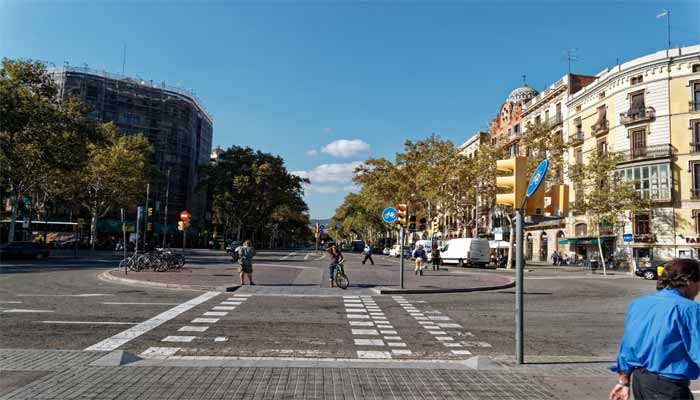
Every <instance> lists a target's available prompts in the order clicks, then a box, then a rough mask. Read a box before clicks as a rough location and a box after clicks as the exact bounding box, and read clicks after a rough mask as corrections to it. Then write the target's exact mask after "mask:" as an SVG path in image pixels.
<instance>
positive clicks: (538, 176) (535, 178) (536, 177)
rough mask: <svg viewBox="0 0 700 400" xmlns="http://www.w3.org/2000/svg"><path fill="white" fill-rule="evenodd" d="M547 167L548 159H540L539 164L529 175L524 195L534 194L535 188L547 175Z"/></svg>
mask: <svg viewBox="0 0 700 400" xmlns="http://www.w3.org/2000/svg"><path fill="white" fill-rule="evenodd" d="M548 169H549V160H542V162H541V163H540V165H538V166H537V169H536V170H535V172H533V173H532V177H530V183H529V184H528V185H527V192H526V193H525V196H527V197H530V196H532V195H533V194H535V192H536V191H537V189H538V188H539V187H540V185H541V184H542V181H544V177H545V176H546V175H547V170H548Z"/></svg>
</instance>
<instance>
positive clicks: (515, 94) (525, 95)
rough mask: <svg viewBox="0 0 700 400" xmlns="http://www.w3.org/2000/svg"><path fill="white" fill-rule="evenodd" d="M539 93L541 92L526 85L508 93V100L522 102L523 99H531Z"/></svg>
mask: <svg viewBox="0 0 700 400" xmlns="http://www.w3.org/2000/svg"><path fill="white" fill-rule="evenodd" d="M538 94H540V93H539V92H538V91H537V90H535V89H533V88H531V87H530V86H528V85H524V86H521V87H519V88H517V89H515V90H513V91H512V92H510V94H509V95H508V101H510V102H511V103H521V102H523V101H527V100H530V99H531V98H533V97H535V96H537V95H538Z"/></svg>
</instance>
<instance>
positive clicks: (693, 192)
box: [690, 188, 700, 200]
mask: <svg viewBox="0 0 700 400" xmlns="http://www.w3.org/2000/svg"><path fill="white" fill-rule="evenodd" d="M690 199H691V200H700V188H692V189H690Z"/></svg>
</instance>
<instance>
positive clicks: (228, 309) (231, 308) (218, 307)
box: [212, 306, 236, 311]
mask: <svg viewBox="0 0 700 400" xmlns="http://www.w3.org/2000/svg"><path fill="white" fill-rule="evenodd" d="M235 309H236V306H216V307H213V308H212V310H221V311H231V310H235Z"/></svg>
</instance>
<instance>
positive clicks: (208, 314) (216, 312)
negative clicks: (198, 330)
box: [202, 311, 228, 317]
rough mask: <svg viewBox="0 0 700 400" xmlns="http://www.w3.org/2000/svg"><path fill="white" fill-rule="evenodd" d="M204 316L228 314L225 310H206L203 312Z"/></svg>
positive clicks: (223, 315)
mask: <svg viewBox="0 0 700 400" xmlns="http://www.w3.org/2000/svg"><path fill="white" fill-rule="evenodd" d="M202 315H204V316H205V317H225V316H226V315H228V312H226V311H207V312H205V313H204V314H202Z"/></svg>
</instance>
